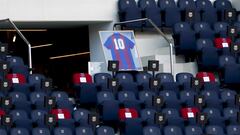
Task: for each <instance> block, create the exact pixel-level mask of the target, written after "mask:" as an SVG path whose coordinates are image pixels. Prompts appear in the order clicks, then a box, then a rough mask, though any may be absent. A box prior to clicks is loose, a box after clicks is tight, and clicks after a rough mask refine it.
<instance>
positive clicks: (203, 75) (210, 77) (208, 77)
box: [196, 72, 216, 83]
mask: <svg viewBox="0 0 240 135" xmlns="http://www.w3.org/2000/svg"><path fill="white" fill-rule="evenodd" d="M196 78H198V79H200V81H202V82H212V83H214V82H215V81H216V80H215V79H216V78H215V75H214V74H213V73H211V72H198V73H197V75H196Z"/></svg>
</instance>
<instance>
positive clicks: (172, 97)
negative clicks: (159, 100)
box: [159, 90, 178, 101]
mask: <svg viewBox="0 0 240 135" xmlns="http://www.w3.org/2000/svg"><path fill="white" fill-rule="evenodd" d="M159 95H160V96H162V97H163V98H164V100H165V101H177V100H178V98H177V94H176V93H175V92H174V91H171V90H163V91H160V93H159Z"/></svg>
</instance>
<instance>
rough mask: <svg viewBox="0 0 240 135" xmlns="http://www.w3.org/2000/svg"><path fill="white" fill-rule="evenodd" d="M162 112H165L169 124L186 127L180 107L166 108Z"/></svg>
mask: <svg viewBox="0 0 240 135" xmlns="http://www.w3.org/2000/svg"><path fill="white" fill-rule="evenodd" d="M162 113H163V114H165V117H166V119H167V124H168V125H174V126H180V127H184V119H183V118H182V117H181V116H180V114H179V112H178V109H173V108H164V109H163V110H162Z"/></svg>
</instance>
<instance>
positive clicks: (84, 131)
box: [76, 126, 94, 135]
mask: <svg viewBox="0 0 240 135" xmlns="http://www.w3.org/2000/svg"><path fill="white" fill-rule="evenodd" d="M76 135H94V132H93V129H92V128H91V127H82V126H81V127H77V128H76Z"/></svg>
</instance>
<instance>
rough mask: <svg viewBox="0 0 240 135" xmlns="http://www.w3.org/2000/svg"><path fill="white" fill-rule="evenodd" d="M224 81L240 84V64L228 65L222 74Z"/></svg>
mask: <svg viewBox="0 0 240 135" xmlns="http://www.w3.org/2000/svg"><path fill="white" fill-rule="evenodd" d="M222 79H223V83H224V84H225V85H228V86H231V85H239V84H240V66H239V65H235V64H234V65H226V66H225V68H224V71H223V74H222Z"/></svg>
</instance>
